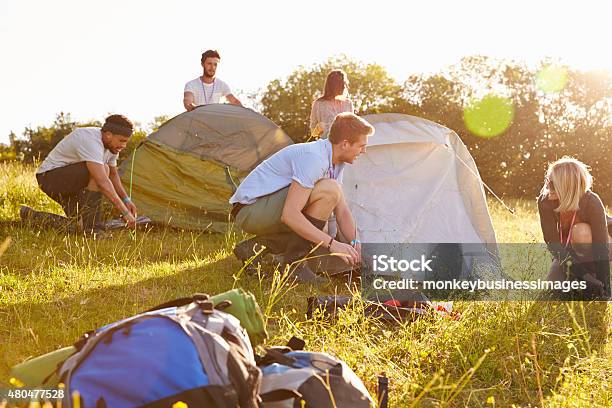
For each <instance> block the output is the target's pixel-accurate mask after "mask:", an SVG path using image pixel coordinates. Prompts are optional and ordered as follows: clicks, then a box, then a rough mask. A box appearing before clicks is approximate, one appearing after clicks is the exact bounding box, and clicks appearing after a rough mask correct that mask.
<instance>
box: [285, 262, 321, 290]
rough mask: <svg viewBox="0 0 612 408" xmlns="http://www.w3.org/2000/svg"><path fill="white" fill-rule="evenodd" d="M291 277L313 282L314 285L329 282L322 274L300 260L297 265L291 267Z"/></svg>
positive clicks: (303, 281) (301, 281) (298, 280)
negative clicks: (318, 273)
mask: <svg viewBox="0 0 612 408" xmlns="http://www.w3.org/2000/svg"><path fill="white" fill-rule="evenodd" d="M289 276H290V279H291V278H294V279H295V280H296V281H297V282H300V283H311V284H313V285H322V284H324V283H326V282H327V279H325V278H324V277H322V276H319V275H317V274H316V273H314V272H313V271H312V269H310V268H309V267H308V265H307V264H306V262H300V263H298V264H297V265H295V266H293V267H290V268H289Z"/></svg>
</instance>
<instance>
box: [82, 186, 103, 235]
mask: <svg viewBox="0 0 612 408" xmlns="http://www.w3.org/2000/svg"><path fill="white" fill-rule="evenodd" d="M78 203H79V216H80V217H81V219H82V220H83V231H85V232H87V233H90V232H91V233H96V232H97V230H98V229H99V228H97V225H98V224H99V223H100V206H101V204H102V193H101V192H99V191H91V190H87V189H84V190H81V191H80V192H79V194H78Z"/></svg>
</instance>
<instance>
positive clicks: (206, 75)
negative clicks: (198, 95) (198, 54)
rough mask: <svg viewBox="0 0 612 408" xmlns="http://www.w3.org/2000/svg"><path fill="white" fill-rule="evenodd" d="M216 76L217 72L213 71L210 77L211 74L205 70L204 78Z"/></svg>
mask: <svg viewBox="0 0 612 408" xmlns="http://www.w3.org/2000/svg"><path fill="white" fill-rule="evenodd" d="M215 74H216V72H215V71H213V73H212V75H210V74H209V73H208V71H206V70H204V77H205V78H214V77H215Z"/></svg>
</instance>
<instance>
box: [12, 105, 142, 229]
mask: <svg viewBox="0 0 612 408" xmlns="http://www.w3.org/2000/svg"><path fill="white" fill-rule="evenodd" d="M133 129H134V126H133V125H132V122H130V120H129V119H127V118H126V117H125V116H123V115H111V116H109V117H108V118H106V121H105V122H104V125H103V126H102V128H98V127H83V128H77V129H75V130H73V131H72V132H71V133H70V134H69V135H67V136H66V137H65V138H63V139H62V140H61V141H60V142H59V143H58V144H57V145H56V146H55V147H54V148H53V150H51V152H50V153H49V155H48V156H47V157H46V158H45V160H44V161H43V162H42V164H41V165H40V167H39V168H38V170H37V171H36V180H37V181H38V185H39V187H40V188H41V190H42V191H44V192H45V193H46V194H47V195H48V196H49V197H51V198H52V199H53V200H54V201H56V202H58V203H59V204H60V205H61V206H62V208H63V209H64V212H65V213H66V216H68V217H70V218H73V219H74V218H76V219H77V221H78V224H79V225H80V226H82V229H83V231H85V232H86V233H93V232H97V231H96V224H97V223H98V222H99V217H100V214H99V209H100V204H101V199H102V194H104V195H105V196H106V198H108V199H109V200H110V201H111V202H112V203H113V205H114V206H115V207H116V208H117V209H118V210H119V211H120V212H121V214H122V215H123V217H124V219H125V221H126V222H127V224H128V225H129V226H134V224H135V222H136V219H135V216H136V206H135V205H134V203H132V201H131V200H130V198H129V197H128V195H127V193H126V192H125V189H124V188H123V185H122V184H121V180H120V179H119V173H118V172H117V156H118V155H119V152H121V150H123V149H124V148H125V146H126V144H127V142H128V140H129V139H130V136H131V135H132V132H133ZM45 214H46V213H40V212H36V211H34V210H32V209H30V208H29V207H22V209H21V213H20V215H21V217H22V219H30V220H37V221H41V222H42V223H44V222H45V221H44V220H45V219H55V220H57V218H53V217H46V218H45V217H44V215H45ZM47 215H48V214H47Z"/></svg>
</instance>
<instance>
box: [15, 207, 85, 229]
mask: <svg viewBox="0 0 612 408" xmlns="http://www.w3.org/2000/svg"><path fill="white" fill-rule="evenodd" d="M19 218H21V221H22V222H29V223H30V224H31V225H32V226H37V227H40V228H50V229H54V230H61V231H65V232H74V231H76V226H75V225H74V223H73V222H72V221H71V220H70V219H69V218H66V217H62V216H61V215H57V214H53V213H48V212H44V211H36V210H34V209H33V208H31V207H28V206H27V205H22V206H21V207H20V208H19Z"/></svg>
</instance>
